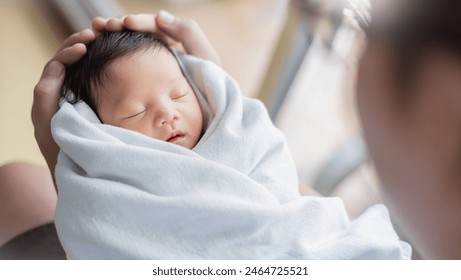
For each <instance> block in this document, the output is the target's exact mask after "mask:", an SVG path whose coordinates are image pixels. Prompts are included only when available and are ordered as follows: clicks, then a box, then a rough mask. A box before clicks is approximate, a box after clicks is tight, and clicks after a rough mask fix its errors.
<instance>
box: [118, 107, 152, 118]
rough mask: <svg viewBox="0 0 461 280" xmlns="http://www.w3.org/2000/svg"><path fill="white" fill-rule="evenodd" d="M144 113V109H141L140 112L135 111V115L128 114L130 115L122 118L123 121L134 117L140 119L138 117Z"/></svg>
mask: <svg viewBox="0 0 461 280" xmlns="http://www.w3.org/2000/svg"><path fill="white" fill-rule="evenodd" d="M146 111H147V110H146V109H143V110H142V111H137V112H135V113H130V114H128V116H126V117H123V119H131V118H134V117H140V116H142V115H144V113H145V112H146Z"/></svg>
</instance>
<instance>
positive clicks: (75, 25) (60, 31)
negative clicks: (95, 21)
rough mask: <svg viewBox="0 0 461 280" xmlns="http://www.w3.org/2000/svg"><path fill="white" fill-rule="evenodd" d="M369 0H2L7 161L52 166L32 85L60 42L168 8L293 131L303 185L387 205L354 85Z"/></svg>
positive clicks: (360, 204)
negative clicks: (34, 118)
mask: <svg viewBox="0 0 461 280" xmlns="http://www.w3.org/2000/svg"><path fill="white" fill-rule="evenodd" d="M367 3H368V2H367V1H366V0H330V1H318V0H291V1H290V0H149V1H148V0H118V1H115V0H16V1H13V0H11V1H10V0H0V21H1V22H0V38H1V39H0V40H1V44H0V62H1V63H0V100H1V101H0V135H1V136H0V165H1V164H5V163H8V162H12V161H27V162H33V163H37V164H41V165H45V161H44V159H43V157H42V155H41V154H40V151H39V149H38V147H37V145H36V143H35V140H34V137H33V127H32V123H31V120H30V108H31V104H32V93H33V88H34V86H35V84H36V83H37V81H38V80H39V77H40V75H41V72H42V69H43V66H44V65H45V63H46V62H47V61H48V60H49V59H50V58H51V57H52V56H53V55H54V53H55V51H56V50H57V48H58V46H59V44H60V42H61V41H62V40H63V39H65V38H66V37H67V36H68V35H70V34H71V33H73V32H76V31H80V30H81V29H83V28H86V27H89V24H90V22H91V19H92V18H93V17H94V16H98V15H99V16H105V17H112V16H119V15H123V14H133V13H156V12H158V11H159V10H161V9H164V10H167V11H169V12H171V13H173V14H175V15H177V16H179V17H184V18H191V19H194V20H195V21H197V22H198V24H199V25H200V26H201V27H202V28H203V30H204V31H205V33H206V34H207V36H208V38H209V39H210V41H211V42H212V44H213V45H214V46H215V48H216V49H217V51H218V52H219V54H220V55H221V58H222V67H223V68H224V69H225V70H226V71H227V72H228V73H230V75H231V76H233V77H234V78H235V80H236V81H237V82H238V84H239V85H240V87H241V88H242V92H243V94H244V95H247V96H251V97H255V98H259V99H261V100H262V101H263V102H264V103H265V104H266V106H267V108H268V110H269V113H270V115H271V117H272V118H273V120H274V122H275V124H276V125H277V126H278V127H279V128H280V129H281V130H282V131H283V132H284V133H285V135H286V137H287V141H288V144H289V148H290V150H291V152H292V154H293V157H294V160H295V162H296V165H297V168H298V173H299V176H300V179H301V181H302V183H303V184H305V185H309V186H313V187H314V188H315V189H317V190H318V191H319V192H321V193H322V194H324V195H333V196H340V197H342V198H343V199H344V201H345V204H346V207H347V209H348V211H349V213H350V215H351V216H352V217H355V216H357V215H359V214H360V213H361V212H362V211H363V210H364V209H365V208H366V207H367V206H369V205H371V204H373V203H376V202H378V201H380V198H379V193H378V191H377V189H376V180H375V177H374V173H373V169H372V167H371V166H370V165H369V163H368V160H367V159H368V158H367V153H366V149H365V147H364V145H363V141H362V138H361V137H360V127H359V125H358V124H357V120H356V115H355V107H354V98H353V87H354V77H355V70H356V63H357V57H358V56H359V54H360V50H361V47H362V46H363V43H364V38H363V35H362V33H361V31H360V25H362V24H366V23H367V21H368V20H369V18H368V17H367V9H369V5H368V4H367Z"/></svg>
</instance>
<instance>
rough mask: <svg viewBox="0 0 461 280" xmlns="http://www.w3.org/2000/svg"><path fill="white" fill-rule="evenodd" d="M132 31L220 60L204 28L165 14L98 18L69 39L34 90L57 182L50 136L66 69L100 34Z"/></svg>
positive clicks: (43, 144) (42, 139)
mask: <svg viewBox="0 0 461 280" xmlns="http://www.w3.org/2000/svg"><path fill="white" fill-rule="evenodd" d="M122 29H130V30H134V31H143V32H155V33H157V34H159V35H160V36H162V37H163V38H164V39H165V40H166V41H167V43H168V44H170V45H175V46H177V45H179V46H181V47H182V49H183V50H184V51H185V52H187V53H189V54H192V55H195V56H198V57H201V58H203V59H208V60H211V61H214V62H216V63H218V64H219V62H220V59H219V56H218V54H217V52H216V51H215V49H214V48H213V47H212V45H211V44H210V42H209V41H208V39H207V38H206V36H205V34H204V33H203V31H202V29H201V28H200V27H199V26H198V24H197V23H195V22H194V21H192V20H189V19H182V18H178V17H175V16H173V15H171V14H169V13H167V12H165V11H161V12H159V13H158V14H157V15H148V14H140V15H129V16H126V17H123V18H112V19H104V18H95V19H94V20H93V22H92V29H86V30H84V31H82V32H78V33H75V34H73V35H71V36H70V37H69V38H67V39H66V40H65V41H64V42H63V43H62V45H61V47H60V48H59V50H58V51H57V53H56V55H55V56H54V57H53V58H52V59H51V60H50V61H49V62H48V63H47V64H46V65H45V68H44V70H43V73H42V76H41V78H40V80H39V81H38V83H37V85H36V86H35V88H34V99H33V104H32V114H31V115H32V123H33V125H34V135H35V139H36V141H37V144H38V146H39V148H40V151H41V153H42V155H43V156H44V158H45V160H46V162H47V165H48V168H49V170H50V172H51V174H52V176H53V179H54V170H55V166H56V163H57V158H58V153H59V147H58V146H57V144H56V142H54V140H53V138H52V136H51V126H50V123H51V118H52V117H53V115H54V114H55V113H56V112H57V111H58V108H59V107H58V104H59V99H60V97H61V89H62V84H63V81H64V77H65V66H66V65H70V64H72V63H75V62H76V61H78V60H79V59H80V58H82V57H83V56H84V55H85V53H86V44H88V43H90V42H91V41H93V40H94V38H95V37H96V36H97V34H98V33H100V32H102V31H104V30H107V31H118V30H122Z"/></svg>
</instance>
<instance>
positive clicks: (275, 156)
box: [52, 55, 411, 259]
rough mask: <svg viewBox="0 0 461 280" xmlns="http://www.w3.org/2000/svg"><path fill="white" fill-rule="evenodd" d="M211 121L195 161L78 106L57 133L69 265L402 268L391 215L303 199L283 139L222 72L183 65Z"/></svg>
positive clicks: (68, 110)
mask: <svg viewBox="0 0 461 280" xmlns="http://www.w3.org/2000/svg"><path fill="white" fill-rule="evenodd" d="M179 60H180V61H181V63H182V67H183V70H185V73H186V76H187V77H188V79H189V81H190V82H191V84H192V85H193V88H194V90H195V91H196V93H197V95H198V96H199V97H200V100H201V103H202V108H203V110H204V112H205V113H206V115H207V118H208V120H209V122H208V128H207V130H206V133H205V134H204V136H203V137H202V139H201V140H200V142H199V143H198V144H197V146H196V147H195V148H194V149H193V150H189V149H186V148H183V147H180V146H178V145H175V144H171V143H167V142H164V141H160V140H155V139H152V138H148V137H146V136H144V135H141V134H139V133H136V132H132V131H128V130H125V129H121V128H118V127H114V126H109V125H105V124H101V123H100V121H99V120H98V118H97V117H96V115H95V114H94V113H93V111H91V109H90V108H89V107H88V106H87V105H86V104H85V103H83V102H80V103H78V104H76V105H71V104H69V103H66V102H65V103H63V104H62V105H61V109H60V110H59V112H58V113H57V114H56V115H55V117H54V118H53V121H52V133H53V137H54V139H55V140H56V142H57V143H58V145H59V146H60V148H61V151H60V153H59V159H58V165H57V167H56V180H57V185H58V188H59V199H58V205H57V209H56V226H57V229H58V234H59V238H60V240H61V242H62V244H63V246H64V249H65V251H66V253H67V257H68V258H70V259H406V258H409V257H410V254H411V248H410V246H409V245H408V244H406V243H405V242H402V241H400V240H399V238H398V236H397V235H396V233H395V232H394V230H393V228H392V226H391V223H390V221H389V217H388V213H387V210H386V208H385V207H384V206H382V205H378V206H375V207H372V208H371V209H369V210H368V211H366V212H365V213H364V214H363V215H362V216H361V217H359V218H358V219H356V220H354V221H352V222H351V221H349V219H348V216H347V213H346V211H345V209H344V206H343V204H342V202H341V200H339V199H337V198H313V197H301V196H300V195H299V194H298V180H297V176H296V171H295V167H294V165H293V162H292V160H291V157H290V155H289V153H288V151H287V148H286V145H285V139H284V137H283V135H282V134H281V133H280V132H279V131H278V130H277V129H276V128H275V127H274V126H273V124H272V123H271V121H270V119H269V117H268V115H267V112H266V110H265V108H264V106H263V105H262V104H261V103H260V102H259V101H256V100H253V99H249V98H245V97H242V96H241V92H240V90H239V88H238V86H237V85H236V83H235V82H234V81H233V80H232V79H231V78H230V77H229V76H228V75H227V74H226V73H225V72H223V71H222V70H221V69H220V68H219V67H218V66H216V65H215V64H213V63H211V62H206V61H203V60H200V59H198V58H195V57H192V56H186V55H181V56H180V59H179Z"/></svg>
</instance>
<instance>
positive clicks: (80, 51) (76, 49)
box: [53, 43, 86, 65]
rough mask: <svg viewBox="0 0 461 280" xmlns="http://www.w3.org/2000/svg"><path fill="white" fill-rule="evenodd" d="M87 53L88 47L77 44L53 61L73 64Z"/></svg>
mask: <svg viewBox="0 0 461 280" xmlns="http://www.w3.org/2000/svg"><path fill="white" fill-rule="evenodd" d="M85 53H86V45H84V44H83V43H77V44H75V45H73V46H70V47H67V48H65V49H62V50H61V51H59V52H58V53H57V54H56V55H55V57H54V58H53V60H56V61H59V62H61V63H63V64H65V65H69V64H73V63H75V62H77V61H78V60H79V59H80V58H82V57H83V56H84V55H85Z"/></svg>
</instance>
